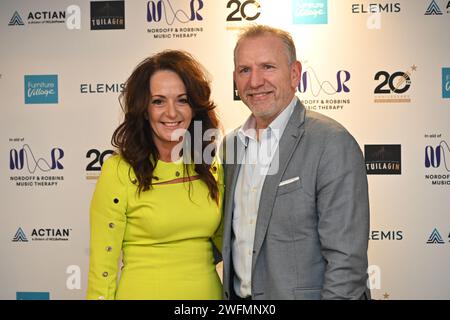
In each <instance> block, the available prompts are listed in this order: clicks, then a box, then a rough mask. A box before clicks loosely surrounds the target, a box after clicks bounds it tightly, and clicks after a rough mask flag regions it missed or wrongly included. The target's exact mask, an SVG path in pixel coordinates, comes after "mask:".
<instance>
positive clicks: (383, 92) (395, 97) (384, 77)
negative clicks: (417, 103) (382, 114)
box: [373, 65, 417, 103]
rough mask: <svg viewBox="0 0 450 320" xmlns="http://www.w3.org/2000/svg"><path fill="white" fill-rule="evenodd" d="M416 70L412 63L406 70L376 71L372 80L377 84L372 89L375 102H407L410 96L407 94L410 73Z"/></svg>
mask: <svg viewBox="0 0 450 320" xmlns="http://www.w3.org/2000/svg"><path fill="white" fill-rule="evenodd" d="M416 70H417V66H416V65H412V66H411V68H410V69H409V70H407V71H395V72H388V71H384V70H383V71H378V72H377V73H375V77H374V80H375V81H378V82H379V84H378V85H377V86H376V87H375V89H374V91H373V92H374V94H375V98H374V102H375V103H409V102H411V97H410V96H409V95H407V92H408V90H409V89H410V87H411V84H412V80H411V75H412V73H413V72H415V71H416Z"/></svg>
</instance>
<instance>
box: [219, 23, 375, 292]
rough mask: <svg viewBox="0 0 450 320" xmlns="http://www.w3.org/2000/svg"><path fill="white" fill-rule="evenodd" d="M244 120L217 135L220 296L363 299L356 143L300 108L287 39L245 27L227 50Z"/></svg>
mask: <svg viewBox="0 0 450 320" xmlns="http://www.w3.org/2000/svg"><path fill="white" fill-rule="evenodd" d="M234 62H235V70H234V81H235V83H236V86H237V89H238V92H239V95H240V97H241V99H242V101H243V102H244V103H245V104H246V105H247V106H248V108H249V109H250V110H251V112H252V115H251V116H250V117H249V118H248V120H247V121H246V122H245V123H244V125H243V126H241V127H240V128H238V129H236V130H235V131H234V132H232V133H231V134H229V135H228V136H227V137H226V138H225V142H224V147H225V148H224V150H225V151H224V159H223V162H224V167H225V202H224V235H223V246H222V256H223V263H224V264H223V271H224V274H223V284H224V297H225V298H226V299H238V300H239V299H369V298H370V291H369V290H368V288H367V285H366V281H367V267H368V261H367V247H368V239H369V201H368V190H367V177H366V171H365V164H364V160H363V156H362V153H361V150H360V148H359V146H358V143H357V142H356V141H355V139H354V138H353V137H352V135H351V134H350V133H349V132H348V131H347V130H346V129H345V128H344V127H343V126H342V125H340V124H339V123H337V122H336V121H334V120H332V119H330V118H328V117H326V116H323V115H321V114H319V113H315V112H312V111H309V110H305V107H304V106H303V105H302V104H301V102H300V101H299V100H298V98H297V97H296V96H295V92H296V88H297V86H298V83H299V79H300V74H301V64H300V62H299V61H297V59H296V52H295V45H294V42H293V40H292V38H291V36H290V35H289V33H287V32H285V31H283V30H279V29H275V28H271V27H268V26H261V25H257V26H252V27H249V28H247V29H246V30H245V31H244V32H243V33H242V34H241V36H240V37H239V39H238V42H237V44H236V47H235V50H234Z"/></svg>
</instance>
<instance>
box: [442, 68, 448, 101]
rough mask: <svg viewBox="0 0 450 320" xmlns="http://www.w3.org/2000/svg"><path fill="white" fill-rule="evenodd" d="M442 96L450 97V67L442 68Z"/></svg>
mask: <svg viewBox="0 0 450 320" xmlns="http://www.w3.org/2000/svg"><path fill="white" fill-rule="evenodd" d="M442 98H443V99H449V98H450V68H442Z"/></svg>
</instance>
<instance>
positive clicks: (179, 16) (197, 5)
mask: <svg viewBox="0 0 450 320" xmlns="http://www.w3.org/2000/svg"><path fill="white" fill-rule="evenodd" d="M204 5H205V3H204V0H177V1H174V0H150V1H148V2H147V22H148V23H149V24H150V27H149V28H147V32H148V33H149V34H152V35H153V39H186V38H187V39H189V38H196V37H197V36H198V35H199V33H201V32H203V25H202V24H200V25H199V24H198V22H200V23H202V22H203V19H204V16H203V15H204V14H203V11H202V9H203V7H204Z"/></svg>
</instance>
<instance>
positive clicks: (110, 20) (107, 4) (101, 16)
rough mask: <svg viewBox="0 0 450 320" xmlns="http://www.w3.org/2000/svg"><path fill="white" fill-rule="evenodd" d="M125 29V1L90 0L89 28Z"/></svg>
mask: <svg viewBox="0 0 450 320" xmlns="http://www.w3.org/2000/svg"><path fill="white" fill-rule="evenodd" d="M118 29H125V1H91V30H118Z"/></svg>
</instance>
